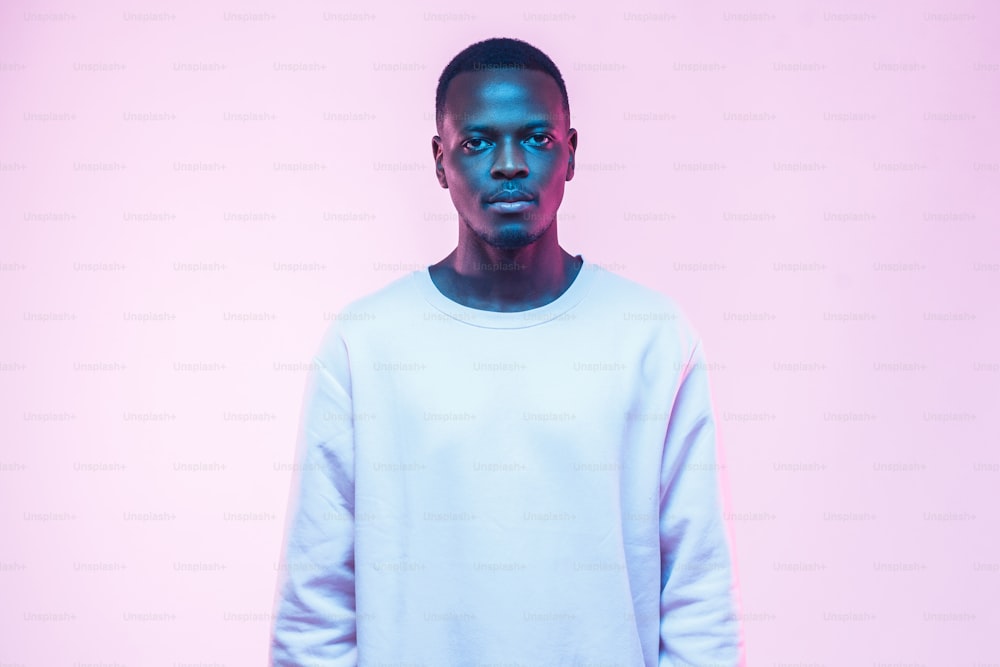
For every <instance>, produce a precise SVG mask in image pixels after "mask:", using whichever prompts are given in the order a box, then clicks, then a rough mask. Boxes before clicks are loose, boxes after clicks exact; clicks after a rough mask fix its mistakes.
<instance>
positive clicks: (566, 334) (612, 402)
mask: <svg viewBox="0 0 1000 667" xmlns="http://www.w3.org/2000/svg"><path fill="white" fill-rule="evenodd" d="M437 111H438V123H437V129H438V135H437V136H435V137H434V138H433V140H432V150H433V155H434V162H435V168H436V171H437V178H438V181H439V182H440V184H441V187H444V188H447V189H448V192H449V193H450V195H451V198H452V201H453V202H454V205H455V209H456V211H457V212H458V218H459V228H458V232H459V233H458V245H457V247H456V248H455V249H454V250H453V251H452V252H451V253H450V254H449V255H448V256H447V257H445V258H444V259H442V260H441V261H440V262H438V263H436V264H434V265H431V266H429V267H427V269H426V270H420V271H414V272H413V273H411V274H409V275H407V276H405V277H403V278H400V279H398V280H395V281H394V282H392V283H390V284H389V285H387V286H386V287H384V288H382V289H380V290H379V291H377V292H375V293H373V294H370V295H368V296H366V297H364V298H361V299H358V300H356V301H354V302H353V303H351V304H350V305H349V306H347V308H346V309H345V310H344V311H343V312H342V313H341V315H340V317H339V318H338V319H337V320H336V321H335V322H334V323H333V324H332V325H331V326H330V327H329V329H328V330H327V332H326V334H325V336H324V338H323V340H322V342H321V344H320V347H319V350H318V352H317V353H316V355H315V358H314V370H313V371H312V372H311V373H310V376H309V380H308V383H307V388H306V394H305V401H304V407H303V411H302V416H301V427H300V431H299V448H300V451H299V455H298V456H299V458H298V461H299V465H298V466H297V468H298V470H299V477H298V480H297V482H296V484H297V486H296V487H294V488H295V489H296V491H297V495H296V497H295V499H294V500H295V502H294V503H293V505H292V506H291V508H290V514H289V521H288V534H287V544H286V557H285V566H284V569H285V570H286V574H285V576H284V577H283V579H284V580H283V582H282V584H281V586H280V587H279V596H278V601H277V612H276V620H275V624H274V632H273V642H272V662H273V664H274V665H280V666H292V665H294V666H296V667H305V666H307V665H324V666H327V667H348V666H350V667H354V666H355V665H361V666H362V667H365V666H369V665H370V666H375V665H426V666H427V667H453V666H466V665H470V666H471V665H537V666H539V667H552V666H555V665H578V666H581V667H582V666H584V665H620V666H622V667H637V666H644V667H652V666H654V665H655V666H657V667H668V666H669V667H679V666H681V665H698V666H700V667H704V666H706V665H725V666H726V667H731V666H733V665H741V664H742V662H743V657H742V653H743V648H742V635H741V628H740V624H739V621H738V614H737V611H738V609H737V606H738V605H737V590H736V585H735V577H734V574H733V568H732V564H731V557H730V547H729V543H728V539H727V535H726V530H725V523H724V521H723V517H722V509H721V500H720V494H721V489H720V487H721V485H720V483H719V475H718V464H717V458H716V457H717V451H716V450H717V445H716V438H715V426H714V418H713V412H712V407H711V402H710V392H709V386H708V380H707V376H706V369H705V355H704V350H703V345H702V343H701V340H700V338H699V336H698V334H697V333H696V331H695V329H694V328H693V327H692V325H691V324H690V323H689V322H688V320H687V319H686V318H685V316H684V315H683V314H682V313H681V311H680V310H679V309H678V307H677V305H676V304H675V302H674V301H673V300H671V299H670V298H669V297H667V296H665V295H662V294H660V293H658V292H655V291H653V290H651V289H648V288H646V287H643V286H641V285H638V284H637V283H634V282H632V281H630V280H627V279H625V278H623V277H620V276H617V275H616V274H614V273H611V272H609V271H606V270H603V269H601V268H599V267H596V266H594V265H592V264H590V263H588V262H587V261H586V260H585V259H584V258H583V256H581V255H576V256H573V255H571V254H569V253H567V252H566V251H565V250H563V249H562V248H561V247H560V246H559V243H558V239H557V232H556V212H557V210H558V208H559V204H560V203H561V201H562V197H563V189H564V187H565V183H566V182H567V181H569V180H570V179H572V178H573V170H574V153H575V151H576V146H577V132H576V130H575V129H573V128H571V127H570V122H569V103H568V98H567V95H566V88H565V84H564V82H563V79H562V76H561V74H560V73H559V70H558V69H557V68H556V66H555V65H554V64H553V63H552V61H551V60H550V59H549V58H548V57H547V56H546V55H545V54H544V53H542V52H541V51H539V50H537V49H536V48H534V47H532V46H530V45H528V44H526V43H524V42H521V41H519V40H512V39H491V40H486V41H484V42H479V43H477V44H473V45H472V46H470V47H468V48H467V49H465V50H464V51H463V52H461V53H460V54H458V55H457V56H456V57H455V58H454V59H453V60H452V62H451V63H450V64H449V65H448V66H447V67H446V68H445V70H444V72H443V73H442V75H441V78H440V80H439V83H438V90H437Z"/></svg>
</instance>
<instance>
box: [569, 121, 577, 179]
mask: <svg viewBox="0 0 1000 667" xmlns="http://www.w3.org/2000/svg"><path fill="white" fill-rule="evenodd" d="M566 141H567V143H569V162H568V164H567V165H566V180H567V181H572V180H573V174H575V173H576V142H577V132H576V130H575V129H573V128H572V127H571V128H569V132H568V133H567V134H566Z"/></svg>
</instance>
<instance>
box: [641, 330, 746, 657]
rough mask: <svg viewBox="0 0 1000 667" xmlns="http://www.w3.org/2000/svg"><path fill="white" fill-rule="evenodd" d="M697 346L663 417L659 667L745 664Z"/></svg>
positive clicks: (701, 360) (705, 384)
mask: <svg viewBox="0 0 1000 667" xmlns="http://www.w3.org/2000/svg"><path fill="white" fill-rule="evenodd" d="M716 448H717V443H716V434H715V419H714V416H713V411H712V404H711V394H710V391H709V385H708V373H707V370H706V368H705V356H704V352H703V350H702V343H701V341H700V340H698V342H697V343H696V344H695V347H694V350H693V351H692V353H691V359H690V360H689V362H688V365H687V367H686V368H685V369H684V372H683V374H682V376H681V382H680V387H679V390H678V392H677V396H676V398H675V400H674V405H673V409H672V410H671V413H670V422H669V424H668V426H667V433H666V439H665V445H664V454H663V465H662V468H661V477H660V563H661V565H660V567H661V570H660V586H661V591H660V657H659V666H660V667H688V666H689V665H691V666H695V665H696V666H697V667H709V666H713V667H715V666H719V667H735V666H742V665H743V664H744V657H743V637H742V629H741V627H740V623H739V620H738V616H737V612H738V591H737V589H736V580H735V577H734V575H733V565H732V558H731V549H730V545H729V539H728V536H727V534H726V526H725V521H724V519H723V515H722V491H723V489H722V485H721V484H720V482H719V478H720V473H719V470H718V453H717V451H716Z"/></svg>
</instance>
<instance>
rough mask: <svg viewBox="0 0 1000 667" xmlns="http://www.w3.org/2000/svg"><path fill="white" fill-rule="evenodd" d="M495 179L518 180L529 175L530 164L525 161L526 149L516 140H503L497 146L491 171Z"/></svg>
mask: <svg viewBox="0 0 1000 667" xmlns="http://www.w3.org/2000/svg"><path fill="white" fill-rule="evenodd" d="M490 175H491V176H493V178H507V179H510V178H517V177H519V176H522V177H523V176H527V175H528V163H527V161H526V160H525V159H524V148H523V147H522V146H521V145H520V144H519V143H518V142H517V141H515V140H514V139H512V138H507V139H503V140H501V141H500V142H499V144H497V150H496V158H495V159H494V162H493V168H492V169H491V170H490Z"/></svg>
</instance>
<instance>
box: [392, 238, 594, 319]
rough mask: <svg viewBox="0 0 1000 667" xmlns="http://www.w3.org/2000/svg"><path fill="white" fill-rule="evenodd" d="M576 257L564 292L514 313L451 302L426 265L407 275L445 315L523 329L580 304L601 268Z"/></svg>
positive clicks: (429, 301)
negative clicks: (573, 274)
mask: <svg viewBox="0 0 1000 667" xmlns="http://www.w3.org/2000/svg"><path fill="white" fill-rule="evenodd" d="M579 257H580V259H582V260H583V264H582V265H581V266H580V270H579V271H578V272H577V274H576V277H575V278H573V282H572V283H570V286H569V287H568V288H566V291H565V292H563V293H562V294H560V295H559V296H558V297H556V299H555V300H553V301H550V302H549V303H547V304H545V305H544V306H539V307H538V308H529V309H528V310H520V311H517V312H497V311H494V310H482V309H479V308H470V307H469V306H466V305H464V304H461V303H458V302H457V301H452V300H451V299H449V298H448V297H446V296H445V295H444V294H442V293H441V290H439V289H438V288H437V285H435V284H434V281H433V280H432V279H431V272H430V267H424V268H423V269H418V270H416V271H414V272H413V273H412V274H410V277H411V278H412V279H413V281H414V282H415V283H416V285H417V288H418V289H419V290H420V293H421V294H422V295H423V297H424V299H426V301H427V303H428V304H430V305H431V306H432V307H434V308H435V309H436V310H438V311H440V312H441V313H443V314H444V315H445V316H447V317H450V318H452V319H454V320H457V321H459V322H464V323H466V324H470V325H472V326H476V327H484V328H487V329H524V328H526V327H533V326H538V325H539V324H544V323H546V322H550V321H552V320H554V319H556V318H557V317H559V316H560V315H563V314H565V313H566V312H568V311H569V310H570V309H571V308H573V307H574V306H576V305H577V304H578V303H580V301H582V300H583V298H584V297H585V296H586V295H587V292H589V290H590V287H591V285H592V284H593V282H594V274H595V273H596V272H597V271H602V270H603V269H602V268H601V267H600V266H598V265H597V264H591V263H590V262H588V261H587V258H586V257H584V256H583V255H582V254H580V255H579Z"/></svg>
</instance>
